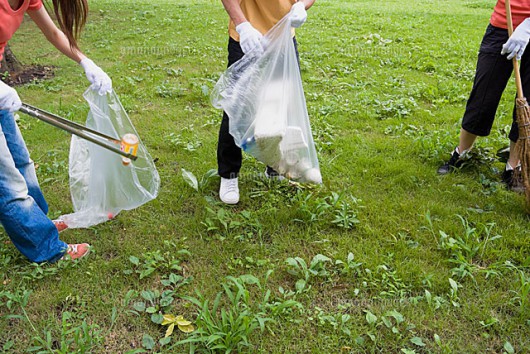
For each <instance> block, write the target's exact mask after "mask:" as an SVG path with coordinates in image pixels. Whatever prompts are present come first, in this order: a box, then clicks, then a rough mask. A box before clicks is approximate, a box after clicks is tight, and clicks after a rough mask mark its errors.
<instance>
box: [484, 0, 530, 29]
mask: <svg viewBox="0 0 530 354" xmlns="http://www.w3.org/2000/svg"><path fill="white" fill-rule="evenodd" d="M510 5H511V6H512V20H513V28H514V29H515V28H517V26H519V25H520V24H521V22H523V21H524V20H525V19H527V18H528V17H530V0H511V1H510ZM490 23H491V24H492V25H493V26H495V27H499V28H504V29H507V28H508V24H507V22H506V2H505V0H498V1H497V5H495V9H494V10H493V15H491V20H490Z"/></svg>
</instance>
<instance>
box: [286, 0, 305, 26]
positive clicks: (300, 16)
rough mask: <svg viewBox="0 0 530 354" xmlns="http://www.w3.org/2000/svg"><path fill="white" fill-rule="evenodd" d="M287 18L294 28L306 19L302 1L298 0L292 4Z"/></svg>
mask: <svg viewBox="0 0 530 354" xmlns="http://www.w3.org/2000/svg"><path fill="white" fill-rule="evenodd" d="M289 19H290V20H291V26H293V27H294V28H298V27H300V26H302V25H303V24H304V23H305V21H306V20H307V11H306V10H305V4H304V2H303V1H298V2H297V3H296V4H294V5H293V7H292V8H291V15H290V16H289Z"/></svg>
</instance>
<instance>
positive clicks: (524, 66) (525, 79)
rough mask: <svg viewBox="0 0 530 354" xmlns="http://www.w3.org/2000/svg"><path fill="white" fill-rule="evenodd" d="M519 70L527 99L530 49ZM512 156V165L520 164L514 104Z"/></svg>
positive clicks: (510, 160)
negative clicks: (516, 148)
mask: <svg viewBox="0 0 530 354" xmlns="http://www.w3.org/2000/svg"><path fill="white" fill-rule="evenodd" d="M519 70H520V72H521V82H522V84H523V93H524V94H525V96H526V97H527V99H530V98H529V97H530V50H526V51H525V53H524V54H523V58H522V59H521V62H520V63H519ZM509 138H510V156H509V158H508V163H509V164H510V166H512V167H514V168H515V167H517V165H519V156H517V152H516V150H515V143H516V142H517V140H518V139H519V127H518V125H517V115H516V108H515V105H514V109H513V121H512V127H511V129H510V134H509Z"/></svg>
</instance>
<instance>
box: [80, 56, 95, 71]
mask: <svg viewBox="0 0 530 354" xmlns="http://www.w3.org/2000/svg"><path fill="white" fill-rule="evenodd" d="M79 65H81V67H83V69H85V71H86V69H87V68H88V67H89V66H94V65H95V64H94V62H93V61H92V60H90V59H88V58H87V57H84V58H83V59H81V61H80V62H79Z"/></svg>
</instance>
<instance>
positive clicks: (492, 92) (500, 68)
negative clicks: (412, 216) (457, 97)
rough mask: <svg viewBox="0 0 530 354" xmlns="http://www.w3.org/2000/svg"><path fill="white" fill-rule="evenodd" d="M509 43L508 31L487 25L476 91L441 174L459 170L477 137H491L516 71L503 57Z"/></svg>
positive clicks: (478, 68)
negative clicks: (513, 72) (494, 122)
mask: <svg viewBox="0 0 530 354" xmlns="http://www.w3.org/2000/svg"><path fill="white" fill-rule="evenodd" d="M507 40H508V33H507V31H506V30H503V29H499V28H495V27H493V26H491V25H490V26H488V28H487V30H486V33H485V35H484V38H483V40H482V43H481V46H480V51H479V56H478V61H477V68H476V72H475V80H474V82H473V89H472V90H471V93H470V95H469V99H468V101H467V105H466V111H465V113H464V117H463V119H462V129H461V132H460V139H459V144H458V148H457V149H455V151H454V152H453V154H452V156H451V159H450V160H449V161H448V162H446V163H445V164H444V165H443V166H441V167H440V168H439V169H438V173H439V174H446V173H448V172H451V170H452V169H454V168H458V167H460V166H461V164H462V160H461V159H460V157H461V155H462V154H464V153H465V152H467V151H468V150H469V149H471V148H472V146H473V143H474V142H475V139H476V138H477V136H487V135H489V134H490V132H491V127H492V126H493V121H494V119H495V114H496V112H497V108H498V106H499V102H500V100H501V97H502V93H503V92H504V90H505V88H506V85H507V83H508V80H509V79H510V76H511V73H512V70H513V65H512V63H511V62H510V61H508V60H506V57H505V56H503V55H501V54H500V53H501V50H502V45H503V44H504V43H505V42H506V41H507Z"/></svg>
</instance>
